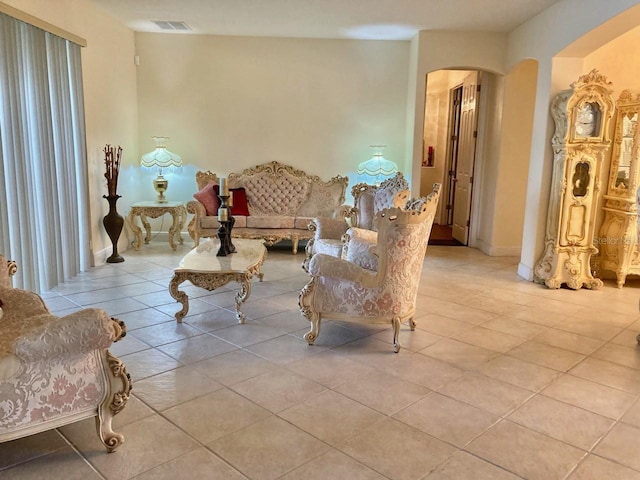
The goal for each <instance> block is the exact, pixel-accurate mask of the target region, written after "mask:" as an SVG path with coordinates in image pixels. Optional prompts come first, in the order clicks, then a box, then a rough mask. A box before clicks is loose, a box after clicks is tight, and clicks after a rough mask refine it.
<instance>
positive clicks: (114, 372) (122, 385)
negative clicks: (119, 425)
mask: <svg viewBox="0 0 640 480" xmlns="http://www.w3.org/2000/svg"><path fill="white" fill-rule="evenodd" d="M103 352H104V353H100V356H101V360H102V363H103V366H104V368H105V373H106V378H107V395H106V397H105V399H104V401H103V402H102V403H101V404H100V406H99V407H98V415H97V417H96V429H97V431H98V436H99V437H100V440H101V441H102V443H103V444H104V446H105V447H107V452H109V453H111V452H114V451H115V450H116V449H117V448H118V447H119V446H120V445H122V444H123V443H124V437H123V436H122V435H121V434H119V433H116V432H114V431H113V429H112V428H111V421H112V420H113V416H114V415H117V414H118V413H120V411H121V410H122V409H123V408H124V407H125V405H126V404H127V401H128V400H129V395H130V393H131V388H132V387H131V377H130V376H129V374H128V373H127V369H126V367H125V365H124V363H122V361H120V359H119V358H118V357H116V356H114V355H112V354H111V352H109V351H108V350H104V351H103Z"/></svg>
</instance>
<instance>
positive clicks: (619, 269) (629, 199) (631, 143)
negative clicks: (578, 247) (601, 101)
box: [598, 90, 640, 288]
mask: <svg viewBox="0 0 640 480" xmlns="http://www.w3.org/2000/svg"><path fill="white" fill-rule="evenodd" d="M639 114H640V95H635V96H634V95H632V94H631V92H630V91H629V90H624V91H623V92H622V93H621V94H620V98H619V99H618V103H617V114H616V126H615V133H614V137H613V150H612V155H611V170H610V173H609V183H608V184H607V193H606V195H605V196H604V200H605V204H604V221H603V222H602V227H601V228H600V235H599V238H598V239H599V248H600V255H599V258H598V260H599V262H598V266H599V269H601V270H610V271H613V272H615V274H616V278H617V284H618V288H622V286H623V285H624V282H625V280H626V278H627V275H640V254H639V252H638V204H637V199H636V195H637V191H638V180H639V178H638V177H639V173H640V172H639V170H640V157H639V154H640V151H639V147H640V133H639V130H638V115H639Z"/></svg>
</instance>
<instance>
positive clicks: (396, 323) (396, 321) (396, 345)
mask: <svg viewBox="0 0 640 480" xmlns="http://www.w3.org/2000/svg"><path fill="white" fill-rule="evenodd" d="M391 323H392V324H393V351H394V352H396V353H398V352H399V351H400V348H402V345H400V340H398V335H400V323H401V322H400V317H393V319H392V320H391Z"/></svg>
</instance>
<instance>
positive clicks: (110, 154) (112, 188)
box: [104, 144, 122, 197]
mask: <svg viewBox="0 0 640 480" xmlns="http://www.w3.org/2000/svg"><path fill="white" fill-rule="evenodd" d="M121 157H122V148H121V147H120V146H118V149H117V150H116V148H115V147H112V146H111V145H109V144H107V145H105V147H104V165H105V169H106V171H105V172H104V177H105V178H106V179H107V190H108V192H109V196H110V197H115V196H116V195H117V193H116V191H117V190H118V173H120V159H121Z"/></svg>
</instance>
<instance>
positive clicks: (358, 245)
mask: <svg viewBox="0 0 640 480" xmlns="http://www.w3.org/2000/svg"><path fill="white" fill-rule="evenodd" d="M439 196H440V185H439V184H435V185H434V190H433V192H432V193H431V194H429V196H428V197H424V198H420V199H417V200H410V201H409V202H407V205H406V206H405V208H398V207H394V208H387V209H384V210H381V211H380V212H378V213H377V214H376V217H375V219H374V223H375V226H376V227H377V228H376V229H377V233H376V232H373V231H371V230H365V229H359V228H350V229H349V230H348V231H347V234H346V243H345V247H344V250H345V251H346V254H345V255H344V256H345V257H346V258H336V257H334V256H331V255H326V254H322V253H319V254H315V255H314V256H313V257H312V258H311V261H310V262H309V266H308V273H309V275H310V276H311V280H310V281H309V282H308V283H307V284H306V285H305V286H304V287H303V289H302V291H301V292H300V297H299V305H300V312H301V313H302V315H303V316H304V317H306V318H307V319H308V320H309V322H310V323H311V329H310V330H309V331H308V332H307V333H306V334H305V336H304V338H305V340H306V341H307V342H308V343H309V345H313V343H314V342H315V340H316V338H317V337H318V334H319V333H320V322H321V320H322V319H323V318H334V319H339V320H347V321H361V322H370V323H391V324H392V325H393V345H394V350H395V352H398V351H399V350H400V347H401V345H400V342H399V340H398V335H399V333H400V325H401V323H403V322H405V321H408V322H409V326H410V328H411V330H414V329H415V326H416V324H415V321H414V320H413V315H414V313H415V309H416V297H417V293H418V284H419V282H420V274H421V272H422V265H423V262H424V255H425V252H426V249H427V244H428V241H429V235H430V233H431V227H432V225H433V219H434V217H435V214H436V208H437V205H438V199H439ZM360 234H361V235H360Z"/></svg>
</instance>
